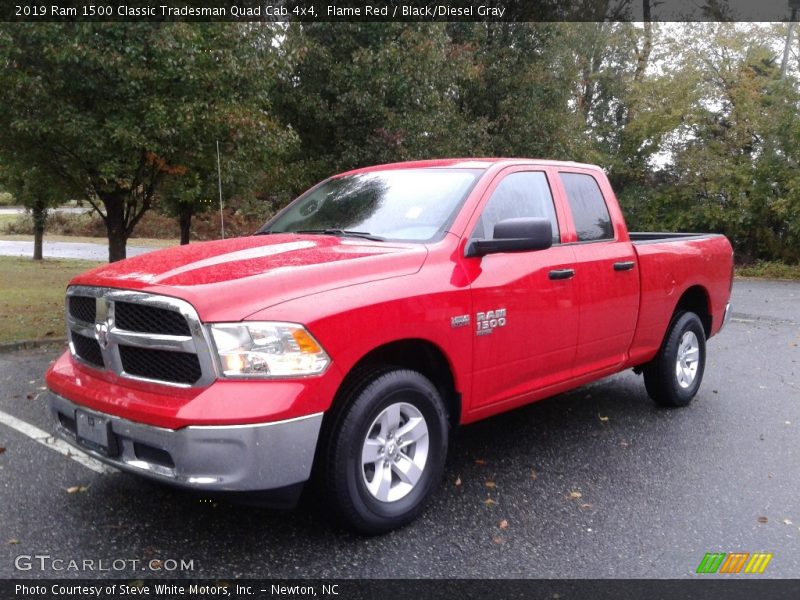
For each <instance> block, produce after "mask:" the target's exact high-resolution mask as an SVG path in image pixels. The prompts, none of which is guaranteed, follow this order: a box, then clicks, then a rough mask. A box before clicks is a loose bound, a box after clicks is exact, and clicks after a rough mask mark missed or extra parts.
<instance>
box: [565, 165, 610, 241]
mask: <svg viewBox="0 0 800 600" xmlns="http://www.w3.org/2000/svg"><path fill="white" fill-rule="evenodd" d="M560 175H561V181H562V182H563V183H564V189H565V190H566V192H567V201H568V202H569V207H570V210H571V211H572V220H573V221H575V229H576V231H577V233H578V241H579V242H592V241H595V240H611V239H614V227H613V226H612V225H611V217H610V216H609V215H608V207H607V206H606V202H605V200H604V199H603V193H602V192H601V191H600V186H599V185H597V181H596V180H595V178H594V177H592V176H591V175H585V174H583V173H560Z"/></svg>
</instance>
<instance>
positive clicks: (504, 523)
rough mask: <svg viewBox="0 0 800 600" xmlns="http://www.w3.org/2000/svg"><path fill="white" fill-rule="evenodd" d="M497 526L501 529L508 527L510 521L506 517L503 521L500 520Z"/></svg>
mask: <svg viewBox="0 0 800 600" xmlns="http://www.w3.org/2000/svg"><path fill="white" fill-rule="evenodd" d="M497 526H498V527H499V528H500V529H508V521H506V520H505V519H503V520H502V521H500V522H499V523H498V524H497Z"/></svg>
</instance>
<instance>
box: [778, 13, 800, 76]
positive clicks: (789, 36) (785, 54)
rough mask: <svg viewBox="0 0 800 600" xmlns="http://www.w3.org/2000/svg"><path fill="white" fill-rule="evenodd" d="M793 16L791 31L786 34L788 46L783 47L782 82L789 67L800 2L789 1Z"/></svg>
mask: <svg viewBox="0 0 800 600" xmlns="http://www.w3.org/2000/svg"><path fill="white" fill-rule="evenodd" d="M789 8H791V9H792V15H791V16H790V17H789V31H788V33H787V34H786V45H785V46H784V47H783V60H782V61H781V80H783V79H785V78H786V67H787V66H788V65H789V50H790V49H791V47H792V37H793V35H794V26H795V25H796V24H797V10H798V9H800V0H789Z"/></svg>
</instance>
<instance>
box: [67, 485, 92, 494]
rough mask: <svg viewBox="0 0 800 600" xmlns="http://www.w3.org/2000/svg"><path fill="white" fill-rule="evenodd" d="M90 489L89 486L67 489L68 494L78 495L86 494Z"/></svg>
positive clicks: (74, 486) (75, 486)
mask: <svg viewBox="0 0 800 600" xmlns="http://www.w3.org/2000/svg"><path fill="white" fill-rule="evenodd" d="M88 489H89V486H88V485H73V486H71V487H68V488H67V493H68V494H77V493H79V492H85V491H86V490H88Z"/></svg>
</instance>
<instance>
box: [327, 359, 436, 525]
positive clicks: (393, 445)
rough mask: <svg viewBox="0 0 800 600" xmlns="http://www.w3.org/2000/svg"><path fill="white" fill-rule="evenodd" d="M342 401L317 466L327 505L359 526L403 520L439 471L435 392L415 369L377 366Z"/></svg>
mask: <svg viewBox="0 0 800 600" xmlns="http://www.w3.org/2000/svg"><path fill="white" fill-rule="evenodd" d="M343 406H344V409H343V410H342V411H341V412H340V414H339V416H338V418H337V419H336V421H335V422H334V423H333V425H332V431H331V435H330V437H329V439H328V443H327V448H326V451H325V457H324V465H323V473H322V476H323V481H324V489H325V491H326V493H327V494H328V496H329V498H330V499H331V501H332V504H333V508H334V509H335V511H336V512H337V513H338V516H339V517H340V519H341V520H342V521H343V522H344V524H345V525H347V526H349V527H350V528H352V529H355V530H356V531H359V532H361V533H367V534H376V533H383V532H386V531H390V530H392V529H395V528H397V527H401V526H403V525H405V524H407V523H409V522H410V521H412V520H413V519H414V518H416V517H417V515H419V513H420V512H421V511H422V509H423V508H424V506H425V504H426V503H427V501H428V499H429V497H430V495H431V493H432V492H433V490H434V489H435V488H436V485H437V484H438V483H439V481H440V479H441V476H442V471H443V470H444V463H445V457H446V455H447V440H448V419H447V413H446V410H445V407H444V402H443V401H442V398H441V395H440V394H439V391H438V390H437V389H436V387H435V386H434V385H433V384H432V383H431V382H430V381H429V380H428V379H427V378H426V377H424V376H423V375H421V374H420V373H418V372H416V371H411V370H406V369H396V370H381V371H376V372H375V374H374V376H372V377H369V376H368V377H365V378H362V379H361V383H360V384H359V385H357V386H356V387H354V388H353V389H352V390H351V391H350V392H349V394H348V396H347V397H346V398H345V402H344V404H343Z"/></svg>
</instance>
